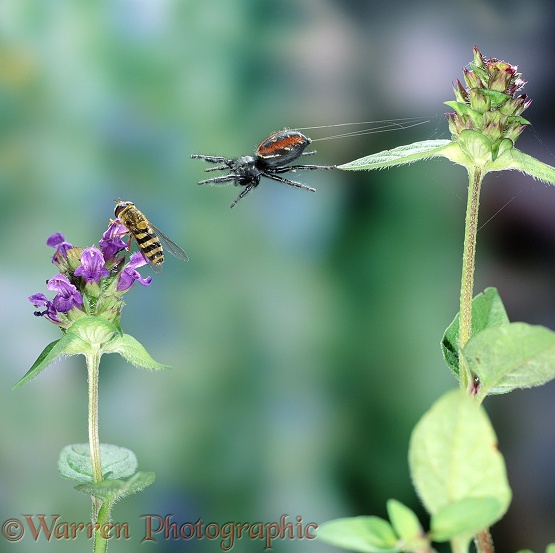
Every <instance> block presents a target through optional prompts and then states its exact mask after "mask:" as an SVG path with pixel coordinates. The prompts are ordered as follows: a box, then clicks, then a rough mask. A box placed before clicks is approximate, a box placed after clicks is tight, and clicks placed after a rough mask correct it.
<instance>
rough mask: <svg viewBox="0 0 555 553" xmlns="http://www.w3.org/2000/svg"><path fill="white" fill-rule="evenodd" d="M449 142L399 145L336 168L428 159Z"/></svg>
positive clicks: (435, 155)
mask: <svg viewBox="0 0 555 553" xmlns="http://www.w3.org/2000/svg"><path fill="white" fill-rule="evenodd" d="M450 144H451V141H450V140H425V141H423V142H415V143H414V144H408V145H405V146H399V147H397V148H394V149H393V150H384V151H383V152H379V153H376V154H372V155H369V156H366V157H362V158H360V159H356V160H355V161H351V162H350V163H345V164H343V165H338V169H346V170H349V171H360V170H363V169H367V170H371V169H383V168H385V167H393V166H395V165H404V164H407V163H413V162H415V161H419V160H421V159H429V158H432V157H437V156H441V155H443V153H442V151H443V150H444V148H445V147H446V146H449V145H450Z"/></svg>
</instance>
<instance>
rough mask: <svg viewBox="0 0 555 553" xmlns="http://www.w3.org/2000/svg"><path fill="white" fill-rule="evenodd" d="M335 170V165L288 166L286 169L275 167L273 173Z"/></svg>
mask: <svg viewBox="0 0 555 553" xmlns="http://www.w3.org/2000/svg"><path fill="white" fill-rule="evenodd" d="M335 168H336V166H335V165H286V166H285V167H273V168H272V173H287V172H288V171H296V170H297V169H300V170H309V171H314V170H317V169H324V170H326V171H330V170H331V169H335Z"/></svg>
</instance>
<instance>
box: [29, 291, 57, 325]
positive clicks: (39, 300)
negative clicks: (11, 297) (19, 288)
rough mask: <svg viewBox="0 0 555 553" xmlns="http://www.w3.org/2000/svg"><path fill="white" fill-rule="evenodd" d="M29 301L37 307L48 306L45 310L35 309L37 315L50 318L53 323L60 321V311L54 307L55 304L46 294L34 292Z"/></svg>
mask: <svg viewBox="0 0 555 553" xmlns="http://www.w3.org/2000/svg"><path fill="white" fill-rule="evenodd" d="M29 301H30V302H31V303H32V304H33V305H34V306H35V307H46V309H45V310H44V311H35V313H34V315H35V317H44V316H46V318H47V319H50V320H51V321H52V322H53V323H59V322H60V319H59V317H58V312H57V311H56V309H55V308H54V304H53V303H52V302H51V301H50V300H49V299H48V298H47V297H46V296H45V295H44V294H40V293H39V294H33V295H32V296H30V297H29Z"/></svg>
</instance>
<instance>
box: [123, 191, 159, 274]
mask: <svg viewBox="0 0 555 553" xmlns="http://www.w3.org/2000/svg"><path fill="white" fill-rule="evenodd" d="M114 213H115V215H116V217H118V218H119V219H120V220H121V222H122V223H123V224H124V225H125V226H126V228H127V230H128V231H129V233H130V234H131V236H133V238H135V240H136V242H137V245H138V246H139V249H140V250H141V252H142V254H143V255H144V256H145V258H146V260H147V261H148V263H149V264H150V265H151V266H152V267H153V268H154V269H156V268H160V267H161V266H162V263H164V252H163V249H162V244H161V243H160V239H159V238H158V236H157V234H156V232H155V231H154V229H153V228H152V226H151V224H150V223H149V222H148V219H147V218H146V217H145V216H144V215H143V214H142V212H141V211H139V210H138V209H137V208H136V207H135V204H133V203H131V202H119V203H118V204H117V205H116V209H115V210H114Z"/></svg>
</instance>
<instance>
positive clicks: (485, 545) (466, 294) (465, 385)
mask: <svg viewBox="0 0 555 553" xmlns="http://www.w3.org/2000/svg"><path fill="white" fill-rule="evenodd" d="M468 175H469V183H468V201H467V204H466V221H465V229H464V254H463V268H462V279H461V297H460V311H459V382H460V386H461V388H462V389H463V390H467V391H468V392H469V393H474V375H473V374H472V372H471V371H470V368H469V367H468V365H467V364H466V362H465V360H464V357H463V355H462V354H461V351H462V349H463V348H464V346H465V345H466V343H467V342H468V340H470V337H471V335H472V298H473V297H474V269H475V266H476V237H477V234H478V208H479V206H480V189H481V187H482V180H483V175H482V171H481V169H479V168H478V167H474V168H473V170H472V171H469V172H468ZM474 543H475V545H476V549H477V551H478V553H493V551H494V548H493V541H492V539H491V534H490V532H489V530H488V529H484V530H482V531H481V532H479V533H478V534H477V535H476V536H475V540H474Z"/></svg>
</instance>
